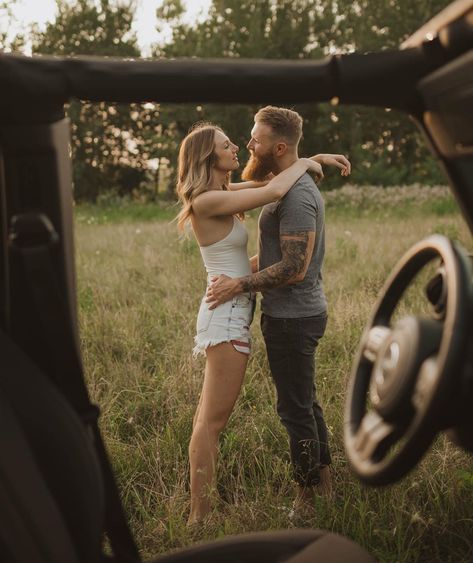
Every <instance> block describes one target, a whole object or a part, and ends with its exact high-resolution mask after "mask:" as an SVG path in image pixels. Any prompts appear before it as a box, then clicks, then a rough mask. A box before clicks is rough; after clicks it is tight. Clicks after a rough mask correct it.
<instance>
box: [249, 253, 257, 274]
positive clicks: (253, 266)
mask: <svg viewBox="0 0 473 563" xmlns="http://www.w3.org/2000/svg"><path fill="white" fill-rule="evenodd" d="M250 266H251V273H252V274H254V273H256V272H257V271H258V270H259V257H258V255H257V254H255V255H254V256H252V257H251V258H250Z"/></svg>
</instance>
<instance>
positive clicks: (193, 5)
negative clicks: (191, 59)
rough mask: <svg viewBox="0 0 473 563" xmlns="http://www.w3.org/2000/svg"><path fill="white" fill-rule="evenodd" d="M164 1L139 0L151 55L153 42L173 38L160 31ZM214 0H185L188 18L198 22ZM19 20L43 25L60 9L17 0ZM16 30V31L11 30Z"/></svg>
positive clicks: (143, 43) (43, 1) (138, 24)
mask: <svg viewBox="0 0 473 563" xmlns="http://www.w3.org/2000/svg"><path fill="white" fill-rule="evenodd" d="M161 4H162V0H137V5H138V9H137V11H136V17H135V22H134V26H133V29H134V30H135V31H136V34H137V38H138V44H139V46H140V48H141V50H142V52H143V55H144V56H147V55H149V47H150V45H151V44H152V43H157V42H161V41H166V39H168V38H169V37H170V29H169V28H167V29H164V30H163V32H162V33H161V34H158V32H157V31H156V15H155V13H156V8H157V7H158V6H160V5H161ZM210 4H211V0H184V5H185V6H186V10H187V12H186V17H185V19H186V21H189V22H191V21H195V19H196V18H198V17H199V15H202V14H205V13H206V11H207V9H208V7H209V5H210ZM12 8H13V12H14V15H15V19H17V20H18V23H19V24H20V26H26V25H28V24H30V23H33V22H36V23H38V25H39V26H40V28H43V27H44V26H45V24H46V23H47V22H48V21H51V20H54V14H55V11H56V2H55V0H17V2H16V3H15V4H13V6H12ZM11 31H13V30H11Z"/></svg>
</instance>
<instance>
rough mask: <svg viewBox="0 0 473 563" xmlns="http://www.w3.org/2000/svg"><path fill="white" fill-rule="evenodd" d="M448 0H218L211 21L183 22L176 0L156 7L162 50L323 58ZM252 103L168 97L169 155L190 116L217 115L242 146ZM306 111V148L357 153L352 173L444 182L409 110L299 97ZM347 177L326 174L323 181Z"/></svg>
mask: <svg viewBox="0 0 473 563" xmlns="http://www.w3.org/2000/svg"><path fill="white" fill-rule="evenodd" d="M448 4H449V1H448V0H421V1H420V2H418V3H411V2H410V1H409V0H400V1H399V2H397V3H394V2H392V0H362V1H359V2H358V1H355V2H353V1H352V0H350V1H349V0H341V1H338V0H337V1H332V0H317V1H316V2H313V1H308V0H297V1H289V0H260V1H259V2H252V1H248V0H241V1H239V0H214V1H213V3H212V5H211V6H210V9H209V13H208V16H207V18H206V19H205V21H203V22H197V23H195V24H184V23H183V21H182V15H183V6H182V2H181V1H180V0H166V1H165V2H164V4H163V6H162V8H161V9H160V10H159V11H158V16H159V17H160V18H161V19H163V20H167V21H168V22H169V23H171V24H172V28H173V34H172V40H171V41H170V43H169V44H168V45H165V46H161V47H156V50H155V54H156V55H158V56H165V57H193V56H195V57H201V58H205V57H244V58H253V57H257V58H267V59H269V58H287V59H302V58H317V59H320V58H322V57H323V56H325V55H330V54H333V53H348V52H352V51H354V50H357V51H359V52H368V51H372V50H381V49H386V48H392V49H397V48H398V47H399V44H400V43H401V42H402V41H403V40H404V39H405V38H406V37H408V36H409V35H410V34H412V33H413V32H414V31H415V30H416V29H417V28H418V27H419V26H420V25H422V24H423V23H425V21H427V20H428V19H430V18H431V17H432V16H433V15H434V14H435V13H437V12H439V11H440V10H441V9H443V8H444V7H445V6H446V5H448ZM256 109H257V107H256V106H254V107H249V106H219V105H215V104H214V105H203V106H192V107H190V106H174V105H173V106H166V108H163V111H162V114H161V117H163V118H164V119H165V121H166V123H167V124H168V125H167V127H166V131H167V134H166V135H165V137H167V138H169V135H170V136H172V141H171V138H169V142H168V143H166V145H167V146H169V160H170V161H171V164H172V165H173V164H174V162H175V160H174V158H173V152H174V147H175V146H177V145H178V144H179V141H180V140H181V139H182V137H183V135H185V133H186V132H187V129H188V127H189V125H190V124H191V123H193V122H194V121H196V120H197V119H200V118H202V119H208V120H211V121H215V122H217V123H219V124H221V125H222V126H223V127H224V129H225V130H226V131H227V133H228V134H229V135H230V136H231V137H232V139H233V140H234V141H235V142H236V143H237V144H238V145H239V146H242V145H243V144H244V143H246V142H247V140H248V132H249V130H250V129H251V126H252V116H253V114H254V112H255V110H256ZM294 109H296V110H297V111H299V112H300V113H301V114H302V115H303V117H304V122H305V123H304V139H303V142H302V145H301V152H302V153H303V154H309V153H310V154H312V153H315V152H326V151H330V152H344V153H347V154H348V155H349V156H350V158H351V159H352V160H353V163H354V169H353V175H352V181H354V182H357V183H374V184H384V185H389V184H399V183H401V184H404V183H412V182H422V183H435V182H439V181H441V178H442V177H441V174H440V172H439V169H438V167H437V165H436V163H435V161H434V159H433V158H432V157H431V155H430V153H429V152H428V150H427V149H426V147H425V144H424V142H423V141H422V140H421V138H420V134H419V132H418V130H417V129H416V127H415V125H414V124H413V123H412V122H411V120H410V119H409V118H408V117H407V116H406V115H404V114H402V113H399V112H395V111H390V110H389V108H387V111H386V110H384V109H376V108H368V107H361V106H352V107H349V106H339V107H332V106H330V105H329V104H318V105H315V104H305V105H298V106H295V108H294ZM342 181H343V179H341V178H340V177H339V176H338V175H336V174H330V175H329V176H328V177H327V178H326V180H325V181H324V187H325V188H331V187H335V186H336V185H339V184H340V183H341V182H342Z"/></svg>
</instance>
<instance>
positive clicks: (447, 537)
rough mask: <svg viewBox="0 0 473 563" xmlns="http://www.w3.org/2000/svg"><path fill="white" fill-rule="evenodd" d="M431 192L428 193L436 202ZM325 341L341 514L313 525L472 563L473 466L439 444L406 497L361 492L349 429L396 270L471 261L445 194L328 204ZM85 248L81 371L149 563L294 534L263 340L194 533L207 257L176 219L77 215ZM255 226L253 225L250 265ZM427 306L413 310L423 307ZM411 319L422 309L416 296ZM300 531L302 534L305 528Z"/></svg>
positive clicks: (391, 557) (398, 552)
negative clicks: (372, 333)
mask: <svg viewBox="0 0 473 563" xmlns="http://www.w3.org/2000/svg"><path fill="white" fill-rule="evenodd" d="M427 189H430V190H431V191H430V192H426V190H427ZM326 201H327V214H326V217H327V249H326V261H325V267H324V280H325V290H326V294H327V297H328V301H329V325H328V328H327V332H326V335H325V336H324V338H323V340H322V341H321V344H320V346H319V349H318V352H317V353H318V373H317V385H318V393H319V396H320V398H321V401H322V404H323V405H324V407H325V414H326V419H327V422H328V424H329V427H330V431H331V441H332V452H333V460H334V464H333V469H334V473H333V475H334V479H335V487H336V498H335V500H333V501H331V502H326V501H323V500H321V501H320V502H319V505H318V507H317V508H318V511H317V518H316V519H315V520H313V521H307V522H305V523H304V524H303V525H304V526H307V527H317V528H322V529H327V530H332V531H335V532H338V533H341V534H343V535H345V536H348V537H349V538H352V539H353V540H355V541H356V542H358V543H359V544H361V545H362V546H364V547H366V548H367V549H368V550H369V551H370V552H371V553H372V554H373V555H374V556H376V557H377V558H378V559H379V560H380V561H386V562H397V561H399V562H417V561H426V562H434V561H435V562H452V563H453V562H455V563H461V562H467V561H473V458H472V457H471V456H470V455H467V454H466V453H464V452H462V451H461V450H459V449H457V448H456V447H454V446H453V445H452V444H451V443H450V442H449V441H447V440H446V438H445V437H444V436H440V437H439V438H438V439H437V441H436V442H435V444H434V445H433V447H432V448H431V450H430V451H429V453H428V454H427V455H426V456H425V458H424V459H423V461H422V462H421V463H420V464H419V465H418V466H417V468H416V469H415V470H414V471H412V472H411V473H410V474H409V475H408V476H407V477H406V478H405V479H404V480H403V481H402V482H401V483H397V484H395V485H392V486H389V487H386V488H383V489H371V488H366V487H363V486H361V485H360V484H359V483H358V482H357V480H356V478H355V477H354V476H353V474H352V473H351V472H350V469H349V467H348V465H347V461H346V458H345V453H344V448H343V440H342V426H343V409H344V398H345V389H346V383H347V379H348V376H349V373H350V368H351V363H352V359H353V356H354V353H355V350H356V348H357V344H358V341H359V338H360V335H361V331H362V329H363V327H364V325H365V323H366V321H367V318H368V316H369V312H370V309H371V307H372V305H373V303H374V300H375V299H376V295H377V293H378V291H379V289H380V287H381V285H382V284H383V282H384V280H385V279H386V277H387V275H388V274H389V272H390V271H391V269H392V267H393V266H394V264H395V263H396V261H397V260H398V259H399V258H400V257H401V256H402V254H403V253H404V252H405V251H406V250H407V249H408V248H409V247H410V246H411V245H412V244H413V243H414V242H416V241H418V240H419V239H421V238H423V237H424V236H427V235H429V234H432V233H434V232H436V233H440V234H445V235H447V236H450V237H452V238H454V239H456V240H459V241H460V242H461V243H462V244H463V245H464V246H465V247H467V248H468V249H469V250H470V251H471V250H472V248H473V247H472V241H471V236H470V234H469V231H468V229H467V227H466V225H465V223H464V221H463V219H462V218H461V216H460V215H459V213H458V211H457V209H456V205H455V203H454V202H453V201H452V200H451V198H450V197H449V195H448V192H446V190H445V189H442V188H422V187H419V186H417V187H411V188H409V189H408V188H394V189H392V190H391V191H389V190H381V191H380V190H379V189H376V190H375V189H372V188H363V189H361V188H354V187H351V188H346V189H345V190H344V191H343V190H342V191H339V192H336V193H333V194H326ZM75 213H76V247H77V268H78V287H79V306H80V324H81V338H82V347H83V356H84V361H85V366H86V371H87V377H88V383H89V387H90V390H91V393H92V396H93V399H94V400H95V401H96V402H98V403H99V404H100V406H101V408H102V417H101V425H102V429H103V432H104V436H105V439H106V442H107V444H108V448H109V451H110V454H111V457H112V459H113V463H114V466H115V469H116V474H117V477H118V480H119V483H120V487H121V489H122V493H123V498H124V503H125V507H126V510H127V513H128V515H129V517H130V522H131V525H132V528H133V531H134V533H135V535H136V537H137V541H138V543H139V546H140V549H141V551H142V553H143V555H144V556H145V557H148V556H151V555H156V554H158V553H164V552H168V551H171V550H174V549H176V548H179V547H183V546H188V545H191V544H192V543H194V542H196V541H202V540H211V539H215V538H218V537H222V536H226V535H229V534H237V533H244V532H249V531H255V530H269V529H272V530H273V529H280V528H290V527H292V524H291V522H290V521H289V519H288V511H289V509H290V506H291V499H292V495H293V484H292V482H291V472H290V466H289V464H288V444H287V438H286V434H285V432H284V430H283V428H282V426H281V425H280V423H279V421H278V419H277V416H276V414H275V405H274V389H273V385H272V383H271V380H270V376H269V371H268V366H267V363H266V359H265V352H264V345H263V342H262V338H261V335H260V331H259V324H258V320H259V312H258V311H257V313H256V317H255V322H254V324H253V327H252V333H253V337H254V342H255V346H254V350H255V352H254V354H253V355H252V357H251V360H250V363H249V368H248V372H247V377H246V381H245V384H244V387H243V391H242V394H241V397H240V399H239V401H238V403H237V406H236V409H235V411H234V413H233V415H232V417H231V419H230V423H229V425H228V427H227V429H226V431H225V433H224V435H223V436H222V440H221V447H220V460H219V467H218V484H217V489H218V493H219V495H218V496H219V501H218V504H217V510H216V511H215V513H214V514H213V515H212V517H211V519H210V521H209V523H208V524H207V525H206V527H205V528H204V529H203V530H201V532H200V533H199V534H197V533H196V532H195V531H188V530H187V529H186V527H185V520H186V517H187V511H188V508H189V492H188V459H187V444H188V440H189V437H190V433H191V424H192V416H193V413H194V409H195V406H196V403H197V400H198V396H199V392H200V387H201V383H202V370H203V360H202V359H199V360H193V359H192V355H191V350H192V346H193V335H194V325H195V317H196V313H197V309H198V305H199V301H200V299H201V297H202V294H203V291H204V287H205V275H204V270H203V266H202V263H201V258H200V254H199V249H198V247H197V245H196V244H195V242H194V241H193V240H192V239H183V240H179V238H178V236H177V233H176V228H175V225H174V224H172V223H170V218H171V217H172V216H173V215H174V214H175V210H174V209H173V208H169V207H165V206H164V207H163V206H157V205H154V206H153V205H148V206H138V205H129V206H122V207H119V208H117V207H114V208H103V207H101V208H100V207H90V206H89V207H81V206H78V207H77V208H76V210H75ZM256 217H257V215H256V213H252V214H250V216H249V217H248V219H247V224H248V228H249V231H250V237H251V245H250V251H251V252H253V251H254V250H255V241H256ZM415 299H417V302H416V300H415ZM415 299H414V300H413V302H412V303H411V304H412V306H413V308H414V309H415V308H417V307H419V308H422V301H423V298H422V296H421V295H419V296H417V298H415ZM299 525H300V524H299Z"/></svg>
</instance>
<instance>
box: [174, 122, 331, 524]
mask: <svg viewBox="0 0 473 563" xmlns="http://www.w3.org/2000/svg"><path fill="white" fill-rule="evenodd" d="M237 152H238V147H237V146H236V145H235V144H233V143H232V142H231V141H230V140H229V138H228V137H227V136H226V135H225V133H224V132H223V131H222V130H221V129H220V128H219V127H216V126H214V125H210V124H205V125H199V126H197V127H196V128H194V129H193V130H192V131H191V132H190V133H189V134H188V135H187V137H186V138H185V139H184V141H183V142H182V145H181V147H180V151H179V171H178V185H177V193H178V195H179V199H180V201H181V203H182V209H181V212H180V213H179V215H178V226H179V228H180V229H182V228H183V227H184V225H185V223H186V222H187V221H188V220H190V222H191V224H192V229H193V232H194V235H195V237H196V239H197V242H198V244H199V246H200V250H201V254H202V258H203V260H204V264H205V267H206V270H207V274H208V282H209V283H210V279H211V277H212V276H214V275H219V274H222V273H225V274H227V275H228V276H230V277H238V276H245V275H248V274H250V273H251V271H252V268H251V265H250V261H249V258H248V254H247V240H248V235H247V232H246V229H245V227H244V225H243V223H242V221H241V219H242V214H243V213H244V212H245V211H248V210H250V209H254V208H256V207H260V206H262V205H265V204H267V203H270V202H273V201H276V200H278V199H280V198H281V197H283V196H284V195H285V194H286V193H287V191H288V190H289V189H290V188H291V187H292V185H293V184H294V183H295V182H296V181H297V180H298V179H299V178H300V176H302V174H304V173H305V172H306V171H313V172H315V173H317V174H320V173H321V167H320V165H319V164H318V163H316V162H315V161H313V160H310V159H305V158H301V159H299V160H298V161H296V162H295V163H294V164H293V165H292V166H290V167H289V168H288V169H286V170H284V171H283V172H281V173H280V174H278V175H277V176H276V177H274V178H273V179H271V180H270V181H269V182H267V183H265V182H259V183H258V182H243V183H241V184H236V185H235V184H229V182H228V179H229V174H230V172H232V171H233V170H236V169H237V168H238V166H239V162H238V158H237ZM252 188H258V189H252ZM253 306H254V296H253V295H250V294H249V293H246V294H241V295H238V296H237V297H235V298H234V299H233V300H232V301H229V302H228V303H224V304H223V305H220V306H219V307H217V308H216V309H214V310H209V308H208V305H207V303H206V302H205V295H204V298H203V299H202V302H201V305H200V310H199V314H198V318H197V335H196V337H195V344H196V346H195V349H194V352H195V353H199V352H203V353H205V355H206V364H205V376H204V383H203V388H202V393H201V396H200V400H199V405H198V407H197V410H196V413H195V416H194V424H193V432H192V437H191V440H190V444H189V460H190V482H191V483H190V485H191V510H190V515H189V519H188V525H192V524H195V523H197V522H200V521H202V520H203V519H204V517H205V516H206V515H207V514H208V513H209V511H210V508H211V507H210V499H211V494H210V493H211V488H212V484H213V477H214V472H215V464H216V455H217V446H218V439H219V435H220V433H221V431H222V430H223V429H224V427H225V425H226V423H227V421H228V418H229V416H230V414H231V412H232V410H233V406H234V404H235V401H236V399H237V397H238V394H239V392H240V388H241V385H242V382H243V377H244V374H245V370H246V365H247V362H248V355H249V353H250V334H249V325H250V323H251V320H252V315H253Z"/></svg>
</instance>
